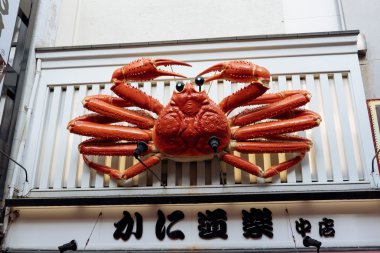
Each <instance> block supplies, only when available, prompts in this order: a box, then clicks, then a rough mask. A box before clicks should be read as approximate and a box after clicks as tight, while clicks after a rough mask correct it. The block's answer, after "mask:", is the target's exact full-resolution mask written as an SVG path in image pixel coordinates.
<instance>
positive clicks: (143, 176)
mask: <svg viewBox="0 0 380 253" xmlns="http://www.w3.org/2000/svg"><path fill="white" fill-rule="evenodd" d="M140 90H142V91H143V92H144V93H145V94H147V95H149V96H150V95H151V94H152V83H151V82H144V83H143V86H142V87H141V88H140ZM144 159H145V158H144ZM151 169H152V168H149V169H147V170H146V171H144V172H142V173H140V174H139V179H138V185H139V186H140V187H145V186H147V182H148V174H151V172H150V170H151Z"/></svg>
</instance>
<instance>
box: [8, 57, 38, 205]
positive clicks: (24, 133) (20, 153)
mask: <svg viewBox="0 0 380 253" xmlns="http://www.w3.org/2000/svg"><path fill="white" fill-rule="evenodd" d="M35 73H36V74H35V78H34V83H33V86H32V93H31V95H30V98H29V102H28V104H27V105H25V106H24V109H25V110H26V116H25V121H24V124H23V125H22V127H21V137H20V144H19V150H18V153H17V158H16V161H18V162H19V161H22V157H23V155H24V150H25V140H26V138H27V133H28V127H29V122H30V119H31V116H32V112H33V105H34V101H35V99H36V94H37V87H38V83H39V82H40V76H41V59H37V66H36V72H35ZM20 170H21V168H19V167H18V166H17V168H15V169H14V172H13V176H12V181H11V184H10V188H9V192H8V198H12V197H13V194H14V190H15V186H16V184H17V181H18V178H19V175H20ZM29 179H30V177H29ZM20 194H22V193H20Z"/></svg>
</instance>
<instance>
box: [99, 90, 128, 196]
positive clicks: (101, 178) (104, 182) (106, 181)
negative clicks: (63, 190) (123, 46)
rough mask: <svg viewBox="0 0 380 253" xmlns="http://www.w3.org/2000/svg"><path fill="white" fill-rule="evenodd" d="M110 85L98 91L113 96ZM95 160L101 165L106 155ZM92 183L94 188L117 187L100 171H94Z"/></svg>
mask: <svg viewBox="0 0 380 253" xmlns="http://www.w3.org/2000/svg"><path fill="white" fill-rule="evenodd" d="M111 87H112V84H110V83H107V84H105V85H104V88H103V89H101V90H100V93H101V94H103V95H109V96H111V95H112V96H115V95H114V94H113V92H112V91H111ZM95 160H96V161H97V162H98V163H99V164H103V165H105V164H106V156H98V157H96V158H95ZM119 166H120V165H119ZM124 168H125V164H124V166H123V167H122V169H124ZM119 169H120V168H119ZM94 185H95V188H97V189H101V188H103V187H105V186H107V187H110V188H114V187H117V183H116V182H115V181H114V180H112V179H110V176H108V175H105V174H103V173H100V172H96V175H95V182H94Z"/></svg>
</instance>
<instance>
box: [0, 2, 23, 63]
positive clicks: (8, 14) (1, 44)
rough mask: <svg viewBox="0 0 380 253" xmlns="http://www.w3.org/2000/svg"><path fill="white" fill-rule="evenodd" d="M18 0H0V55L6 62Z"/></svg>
mask: <svg viewBox="0 0 380 253" xmlns="http://www.w3.org/2000/svg"><path fill="white" fill-rule="evenodd" d="M19 4H20V0H0V55H1V58H2V61H3V62H4V63H7V62H8V57H9V51H10V48H11V43H12V38H13V31H14V28H15V25H16V18H17V13H18V7H19Z"/></svg>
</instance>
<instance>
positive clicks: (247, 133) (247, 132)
mask: <svg viewBox="0 0 380 253" xmlns="http://www.w3.org/2000/svg"><path fill="white" fill-rule="evenodd" d="M320 122H321V118H320V116H319V115H318V114H317V113H315V112H312V111H309V110H304V111H302V113H300V114H299V115H298V116H297V117H295V118H291V119H284V120H278V121H271V122H264V123H259V124H255V125H248V126H243V127H241V128H238V129H236V130H235V131H233V134H232V138H233V139H235V140H248V139H252V138H257V137H263V136H266V135H276V134H283V133H291V132H296V131H302V130H306V129H310V128H313V127H315V126H318V125H319V124H320Z"/></svg>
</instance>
